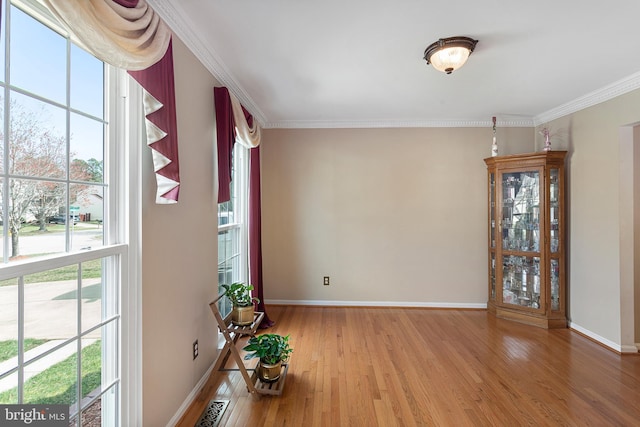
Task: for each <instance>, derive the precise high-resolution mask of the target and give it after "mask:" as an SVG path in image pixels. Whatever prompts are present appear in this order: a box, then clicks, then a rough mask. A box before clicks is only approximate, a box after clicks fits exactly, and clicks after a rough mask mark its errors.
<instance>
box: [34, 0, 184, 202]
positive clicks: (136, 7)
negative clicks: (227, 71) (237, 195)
mask: <svg viewBox="0 0 640 427" xmlns="http://www.w3.org/2000/svg"><path fill="white" fill-rule="evenodd" d="M43 3H44V4H45V5H46V6H47V7H48V8H49V10H51V12H52V13H53V14H54V15H55V16H56V17H57V18H58V20H59V21H60V22H62V23H63V24H65V25H66V26H67V29H68V30H69V31H70V32H71V33H72V34H74V36H76V37H77V38H78V40H80V42H81V43H82V44H83V45H84V47H85V48H86V49H87V50H88V51H89V52H91V53H92V54H93V55H95V56H96V58H99V59H100V60H102V61H103V62H106V63H108V64H111V65H114V66H116V67H119V68H123V69H126V70H128V71H129V74H130V75H131V76H132V77H133V78H134V79H136V80H137V81H138V83H140V85H141V86H142V87H143V88H144V89H145V91H144V92H145V94H144V107H145V115H146V116H147V120H146V128H147V144H148V145H149V147H150V148H151V149H152V151H151V152H152V156H153V164H154V170H155V173H156V181H157V184H158V185H157V187H158V188H157V191H156V203H158V204H170V203H177V201H178V195H179V191H180V172H179V164H178V136H177V125H176V109H175V89H174V81H173V50H172V46H171V31H170V30H169V27H168V26H167V25H166V24H165V23H164V22H163V21H162V20H161V19H160V17H159V16H158V15H157V14H156V13H155V12H154V11H153V9H151V7H149V5H148V4H147V2H146V0H81V1H69V0H43Z"/></svg>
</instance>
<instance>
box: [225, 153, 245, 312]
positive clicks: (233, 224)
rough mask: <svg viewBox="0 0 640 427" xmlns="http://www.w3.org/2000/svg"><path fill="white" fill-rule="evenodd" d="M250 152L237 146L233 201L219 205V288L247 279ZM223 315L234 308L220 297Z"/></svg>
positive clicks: (232, 179)
mask: <svg viewBox="0 0 640 427" xmlns="http://www.w3.org/2000/svg"><path fill="white" fill-rule="evenodd" d="M248 178H249V151H248V149H247V148H245V147H243V146H242V145H241V144H234V146H233V166H232V170H231V200H229V201H228V202H224V203H219V204H218V291H219V292H220V293H221V292H223V291H224V289H222V287H221V286H220V285H223V284H227V285H229V284H231V283H234V282H245V283H246V282H247V276H248V267H247V259H248V255H247V247H248V240H247V239H248V238H247V206H248V202H247V196H248V188H249V181H248ZM219 310H220V313H221V314H222V316H226V315H227V314H228V313H229V312H230V311H231V304H230V302H229V301H228V300H227V299H226V298H222V299H221V300H220V306H219Z"/></svg>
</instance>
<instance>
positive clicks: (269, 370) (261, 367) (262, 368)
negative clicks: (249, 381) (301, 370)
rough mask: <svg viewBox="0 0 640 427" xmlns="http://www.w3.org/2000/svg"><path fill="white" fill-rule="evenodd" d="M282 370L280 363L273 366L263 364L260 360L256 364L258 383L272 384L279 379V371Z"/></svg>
mask: <svg viewBox="0 0 640 427" xmlns="http://www.w3.org/2000/svg"><path fill="white" fill-rule="evenodd" d="M281 370H282V362H278V363H276V364H275V365H270V364H268V363H264V362H263V361H262V360H261V361H260V363H259V364H258V377H259V378H260V381H262V382H265V383H273V382H276V381H278V378H280V371H281Z"/></svg>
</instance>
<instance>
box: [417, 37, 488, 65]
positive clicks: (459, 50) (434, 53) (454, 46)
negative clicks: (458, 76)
mask: <svg viewBox="0 0 640 427" xmlns="http://www.w3.org/2000/svg"><path fill="white" fill-rule="evenodd" d="M476 43H478V40H474V39H472V38H469V37H448V38H445V39H440V40H438V41H437V42H435V43H431V44H430V45H429V47H427V48H426V49H425V51H424V60H425V61H427V64H431V65H433V68H435V69H436V70H439V71H442V72H443V73H447V74H451V73H452V72H453V71H455V70H457V69H458V68H460V67H462V66H463V65H464V63H465V62H467V58H469V55H471V52H473V49H474V48H475V47H476Z"/></svg>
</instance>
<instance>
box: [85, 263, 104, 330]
mask: <svg viewBox="0 0 640 427" xmlns="http://www.w3.org/2000/svg"><path fill="white" fill-rule="evenodd" d="M101 276H102V260H101V259H94V260H91V261H87V262H83V263H82V290H81V292H82V298H81V304H82V307H81V309H82V331H83V332H84V331H87V330H89V329H91V328H93V327H94V326H97V325H98V324H100V321H101V320H102V277H101ZM89 337H91V338H95V339H98V338H100V329H97V330H96V331H93V332H91V333H90V335H89Z"/></svg>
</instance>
